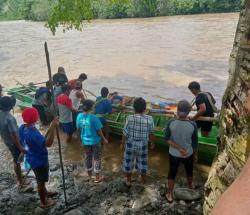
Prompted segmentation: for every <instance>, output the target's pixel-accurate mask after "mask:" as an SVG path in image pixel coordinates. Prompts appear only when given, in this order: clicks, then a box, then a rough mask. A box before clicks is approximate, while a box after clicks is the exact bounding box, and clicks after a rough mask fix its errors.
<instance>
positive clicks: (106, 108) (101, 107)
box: [95, 87, 112, 139]
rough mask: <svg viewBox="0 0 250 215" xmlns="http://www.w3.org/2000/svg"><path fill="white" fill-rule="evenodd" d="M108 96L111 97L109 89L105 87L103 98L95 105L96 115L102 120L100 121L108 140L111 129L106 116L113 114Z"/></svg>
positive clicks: (102, 91)
mask: <svg viewBox="0 0 250 215" xmlns="http://www.w3.org/2000/svg"><path fill="white" fill-rule="evenodd" d="M108 95H109V90H108V88H107V87H103V88H102V89H101V96H100V97H98V98H97V99H96V104H95V114H97V115H98V117H99V118H100V121H101V123H102V125H103V131H104V134H105V137H106V138H107V139H109V132H110V129H109V126H108V123H107V121H106V119H105V117H104V116H105V115H106V114H111V113H112V102H111V101H110V100H109V99H108Z"/></svg>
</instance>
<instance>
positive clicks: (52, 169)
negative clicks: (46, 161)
mask: <svg viewBox="0 0 250 215" xmlns="http://www.w3.org/2000/svg"><path fill="white" fill-rule="evenodd" d="M59 168H60V164H54V165H52V166H51V167H50V171H51V172H55V171H57V170H58V169H59Z"/></svg>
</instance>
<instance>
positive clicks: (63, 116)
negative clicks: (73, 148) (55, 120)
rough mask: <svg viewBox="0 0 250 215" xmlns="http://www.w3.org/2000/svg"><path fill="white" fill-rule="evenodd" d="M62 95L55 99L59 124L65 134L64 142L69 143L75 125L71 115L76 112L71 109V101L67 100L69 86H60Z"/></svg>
mask: <svg viewBox="0 0 250 215" xmlns="http://www.w3.org/2000/svg"><path fill="white" fill-rule="evenodd" d="M62 91H63V94H61V95H59V96H58V97H57V105H58V110H59V122H60V126H61V127H62V129H63V132H64V133H65V134H66V142H67V143H70V142H71V140H72V135H73V133H74V132H75V125H74V123H73V113H75V112H77V110H76V109H75V108H73V105H72V101H71V99H70V98H69V95H70V86H69V85H63V86H62Z"/></svg>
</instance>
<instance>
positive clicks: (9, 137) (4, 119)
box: [0, 96, 25, 187]
mask: <svg viewBox="0 0 250 215" xmlns="http://www.w3.org/2000/svg"><path fill="white" fill-rule="evenodd" d="M15 104H16V100H15V99H13V98H11V97H8V96H4V97H1V98H0V110H1V111H0V135H1V138H2V139H3V141H4V144H5V145H6V146H7V147H8V149H9V151H10V152H11V155H12V157H13V163H14V170H15V173H16V178H17V185H18V187H20V186H21V185H23V180H22V172H21V165H20V163H19V162H18V158H19V156H20V153H21V152H22V153H25V150H24V148H23V147H22V146H21V144H20V142H19V137H18V126H17V122H16V119H15V118H14V116H12V115H11V113H10V110H11V109H13V107H14V106H15Z"/></svg>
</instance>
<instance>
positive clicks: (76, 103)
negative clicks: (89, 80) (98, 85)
mask: <svg viewBox="0 0 250 215" xmlns="http://www.w3.org/2000/svg"><path fill="white" fill-rule="evenodd" d="M79 92H81V90H76V89H73V90H71V92H70V95H69V98H70V99H71V101H72V105H73V107H74V108H75V109H76V110H78V109H79V107H80V104H81V98H78V97H77V95H76V94H77V93H79Z"/></svg>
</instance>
